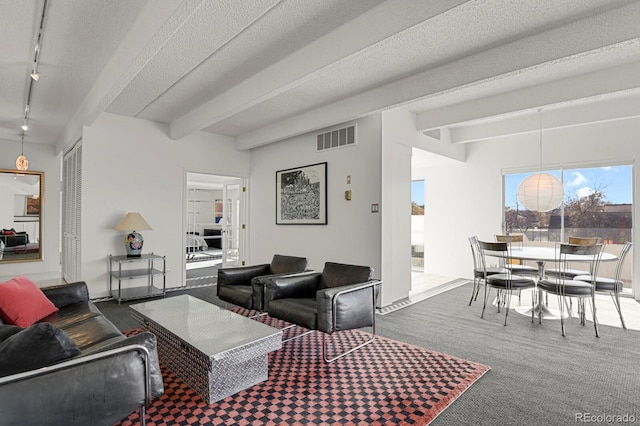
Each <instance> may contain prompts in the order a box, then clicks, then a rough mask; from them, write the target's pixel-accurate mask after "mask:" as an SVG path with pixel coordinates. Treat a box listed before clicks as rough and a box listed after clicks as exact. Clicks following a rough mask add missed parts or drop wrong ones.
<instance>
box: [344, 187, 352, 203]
mask: <svg viewBox="0 0 640 426" xmlns="http://www.w3.org/2000/svg"><path fill="white" fill-rule="evenodd" d="M344 199H345V200H347V201H350V200H351V190H350V189H349V190H346V191H344Z"/></svg>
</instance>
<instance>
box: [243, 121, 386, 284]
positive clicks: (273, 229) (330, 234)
mask: <svg viewBox="0 0 640 426" xmlns="http://www.w3.org/2000/svg"><path fill="white" fill-rule="evenodd" d="M356 123H357V126H358V130H357V137H358V144H357V146H351V147H347V148H338V149H333V150H327V151H321V152H316V133H315V132H314V133H313V134H306V135H302V136H298V137H295V138H291V139H288V140H284V141H281V142H277V143H274V144H270V145H266V146H263V147H260V148H255V149H253V150H252V152H251V177H250V180H249V200H250V202H249V204H250V207H249V211H250V217H249V227H250V245H249V246H250V253H249V258H250V259H249V261H250V262H251V263H252V264H257V263H268V262H270V261H271V257H272V256H273V254H276V253H279V254H289V255H294V256H295V255H300V256H306V257H308V258H309V260H310V268H312V269H316V270H322V268H323V267H324V263H325V262H326V261H334V262H340V263H351V264H359V265H369V266H372V267H373V268H374V269H375V271H374V276H375V277H378V278H379V277H380V273H381V259H380V244H381V240H380V220H381V219H380V217H381V216H380V214H379V213H378V214H376V213H371V204H373V203H378V204H379V203H380V202H381V200H380V182H381V176H380V167H381V166H380V161H381V160H380V155H381V151H380V134H381V130H380V126H381V117H380V114H376V115H374V116H370V117H366V118H363V119H360V120H357V121H356ZM350 124H351V123H345V125H350ZM338 127H343V125H341V126H338ZM321 131H322V130H318V133H320V132H321ZM325 161H326V162H327V163H328V164H327V175H328V178H327V199H328V200H327V204H328V214H327V220H328V224H327V225H276V224H275V211H276V207H275V199H276V193H275V184H276V176H275V174H276V171H278V170H284V169H289V168H293V167H299V166H305V165H309V164H316V163H322V162H325ZM348 175H350V176H351V184H350V185H349V184H347V176H348ZM348 189H350V190H351V191H352V200H351V201H347V200H345V198H344V192H345V191H346V190H348Z"/></svg>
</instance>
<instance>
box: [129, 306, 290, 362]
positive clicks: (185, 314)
mask: <svg viewBox="0 0 640 426" xmlns="http://www.w3.org/2000/svg"><path fill="white" fill-rule="evenodd" d="M129 307H130V308H131V309H132V310H134V311H135V312H137V313H138V314H139V315H141V316H142V317H143V318H145V319H147V320H149V321H152V322H154V323H156V324H157V325H159V326H160V327H162V328H164V329H165V330H167V331H169V332H171V333H172V334H174V335H176V336H178V337H179V338H180V339H182V340H184V341H185V342H186V343H188V344H190V345H191V346H193V347H195V348H196V349H198V350H199V351H201V352H202V353H204V354H207V355H208V356H209V357H211V358H214V359H222V358H224V357H226V356H231V355H232V354H233V353H235V352H237V350H238V349H239V348H241V347H243V346H247V345H249V346H253V345H255V344H256V343H259V342H260V341H261V340H271V341H272V340H274V339H278V340H280V341H281V340H282V331H280V330H278V329H277V328H273V327H270V326H268V325H265V324H262V323H261V322H258V321H255V320H252V319H249V318H247V317H244V316H242V315H240V314H236V313H235V312H231V311H229V310H227V309H222V308H220V307H219V306H216V305H214V304H212V303H208V302H205V301H204V300H201V299H198V298H197V297H193V296H189V295H180V296H173V297H167V298H164V299H158V300H152V301H149V302H143V303H136V304H133V305H130V306H129ZM280 345H281V342H280ZM276 349H277V348H276ZM272 350H275V349H272Z"/></svg>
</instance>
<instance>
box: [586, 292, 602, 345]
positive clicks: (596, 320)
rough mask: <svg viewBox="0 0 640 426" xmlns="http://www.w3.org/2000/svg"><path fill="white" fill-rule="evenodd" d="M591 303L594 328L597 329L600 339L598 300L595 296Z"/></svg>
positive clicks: (597, 335)
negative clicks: (597, 313) (597, 311)
mask: <svg viewBox="0 0 640 426" xmlns="http://www.w3.org/2000/svg"><path fill="white" fill-rule="evenodd" d="M589 303H591V311H592V312H593V327H594V328H595V329H596V337H600V334H598V317H597V316H596V298H595V296H592V297H591V300H590V302H589Z"/></svg>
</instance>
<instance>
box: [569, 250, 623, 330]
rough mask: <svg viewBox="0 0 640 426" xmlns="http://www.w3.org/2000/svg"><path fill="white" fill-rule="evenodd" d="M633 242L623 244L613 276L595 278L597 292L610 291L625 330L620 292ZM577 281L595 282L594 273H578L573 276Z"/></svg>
mask: <svg viewBox="0 0 640 426" xmlns="http://www.w3.org/2000/svg"><path fill="white" fill-rule="evenodd" d="M632 245H633V244H632V243H631V242H629V241H627V242H626V243H624V246H622V250H621V251H620V255H619V256H618V262H617V263H616V268H615V272H614V274H613V278H610V277H601V276H596V278H595V287H596V288H595V291H596V293H609V294H610V295H611V299H613V304H614V305H615V307H616V309H617V311H618V315H619V316H620V322H621V323H622V328H624V329H625V330H626V329H627V326H626V325H625V323H624V318H623V317H622V308H621V306H620V293H622V290H623V288H624V283H623V282H622V279H621V277H622V267H623V266H624V260H625V258H626V257H627V253H629V250H630V249H631V246H632ZM573 279H574V280H577V281H587V282H594V279H593V276H592V275H586V274H585V275H578V276H576V277H574V278H573Z"/></svg>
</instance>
